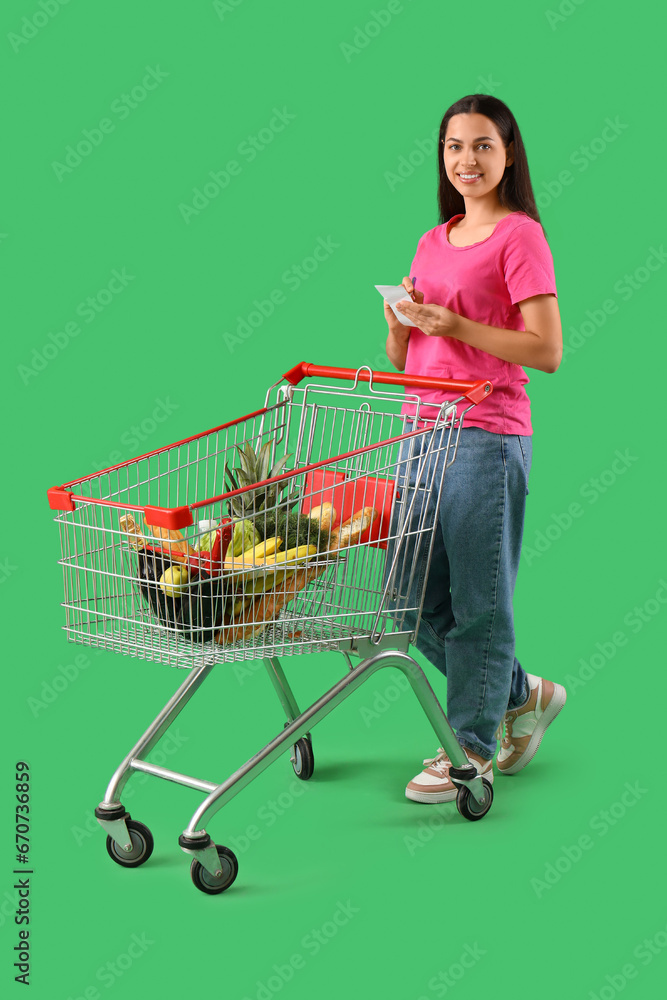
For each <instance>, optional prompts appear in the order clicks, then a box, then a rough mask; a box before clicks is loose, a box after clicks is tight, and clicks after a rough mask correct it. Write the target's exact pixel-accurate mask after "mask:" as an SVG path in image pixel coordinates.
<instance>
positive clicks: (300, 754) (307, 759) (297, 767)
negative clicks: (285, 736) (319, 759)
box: [292, 736, 315, 781]
mask: <svg viewBox="0 0 667 1000" xmlns="http://www.w3.org/2000/svg"><path fill="white" fill-rule="evenodd" d="M292 767H293V768H294V773H295V774H296V776H297V778H301V780H302V781H308V778H312V776H313V771H314V770H315V757H314V756H313V744H312V743H311V742H310V739H309V738H308V737H307V736H302V737H301V739H300V740H297V741H296V743H295V744H294V747H293V757H292Z"/></svg>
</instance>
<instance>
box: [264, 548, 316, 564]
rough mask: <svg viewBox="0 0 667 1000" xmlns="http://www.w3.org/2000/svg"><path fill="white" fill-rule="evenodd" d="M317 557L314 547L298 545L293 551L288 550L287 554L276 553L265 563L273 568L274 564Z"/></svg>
mask: <svg viewBox="0 0 667 1000" xmlns="http://www.w3.org/2000/svg"><path fill="white" fill-rule="evenodd" d="M316 555H317V546H316V545H298V546H297V547H296V548H294V549H288V550H287V552H276V553H274V555H273V557H272V558H270V559H266V560H265V562H266V564H267V566H273V565H274V564H276V563H281V562H291V561H292V559H298V560H302V559H307V558H308V556H316Z"/></svg>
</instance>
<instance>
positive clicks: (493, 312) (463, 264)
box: [401, 212, 557, 435]
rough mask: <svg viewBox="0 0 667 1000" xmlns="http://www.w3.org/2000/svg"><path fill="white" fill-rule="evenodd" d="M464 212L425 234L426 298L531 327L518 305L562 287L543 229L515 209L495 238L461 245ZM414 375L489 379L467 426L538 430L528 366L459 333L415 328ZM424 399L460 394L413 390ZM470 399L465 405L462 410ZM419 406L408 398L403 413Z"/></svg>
mask: <svg viewBox="0 0 667 1000" xmlns="http://www.w3.org/2000/svg"><path fill="white" fill-rule="evenodd" d="M462 218H464V216H463V215H455V216H453V217H452V218H451V219H450V220H449V221H448V222H447V223H445V224H444V225H440V226H436V227H435V228H434V229H430V230H429V231H428V232H427V233H424V235H423V236H422V238H421V239H420V241H419V243H418V245H417V252H416V253H415V256H414V259H413V261H412V266H411V268H410V276H411V277H413V278H415V279H416V280H415V284H416V288H417V290H418V291H422V292H423V293H424V302H425V303H436V304H437V305H441V306H446V308H447V309H451V310H452V312H455V313H458V314H459V316H466V317H467V318H468V319H472V320H475V321H476V322H478V323H484V324H485V325H486V326H496V327H502V328H503V329H505V330H525V329H526V327H525V324H524V322H523V317H522V315H521V311H520V310H519V307H518V305H517V303H518V302H521V301H522V300H523V299H528V298H530V297H531V296H532V295H542V294H545V293H553V294H554V295H556V296H557V292H556V278H555V275H554V265H553V258H552V256H551V250H550V249H549V244H548V243H547V241H546V238H545V236H544V233H543V231H542V227H541V225H540V224H539V222H535V220H534V219H531V218H530V216H528V215H526V214H525V212H512V213H510V214H509V215H506V216H505V218H503V219H501V220H500V222H498V223H497V224H496V227H495V229H494V230H493V232H492V233H491V235H490V236H487V238H486V239H485V240H482V241H481V242H480V243H473V244H472V246H469V247H455V246H453V245H452V244H451V243H450V242H449V240H448V239H447V234H448V233H449V230H450V229H451V227H452V225H453V224H454V223H455V222H458V220H459V219H462ZM405 372H406V374H413V375H414V374H416V375H431V376H435V377H438V378H452V379H465V380H471V379H481V378H488V379H490V381H491V382H493V392H492V393H491V395H490V396H488V397H487V398H485V399H483V400H482V401H481V402H480V403H478V404H477V405H476V406H475V407H473V409H472V410H470V412H469V413H468V414H466V416H465V418H464V426H473V427H483V428H484V429H485V430H488V431H493V432H494V433H496V434H524V435H528V434H532V433H533V428H532V424H531V420H530V400H529V398H528V393H527V392H526V385H527V383H528V382H529V381H530V380H529V378H528V376H527V375H526V373H525V371H524V369H523V368H522V367H521V365H516V364H513V363H512V362H510V361H502V360H501V359H500V358H497V357H495V355H493V354H488V353H487V352H486V351H482V350H480V349H479V348H477V347H471V346H470V345H469V344H464V343H462V342H461V341H460V340H454V339H453V338H452V337H427V336H426V335H425V334H424V333H422V332H421V330H419V329H418V328H417V327H411V329H410V339H409V341H408V353H407V358H406V364H405ZM415 393H417V394H418V395H419V396H420V397H421V399H422V401H423V403H428V402H437V403H442V402H443V400H452V399H456V396H457V394H456V393H454V392H441V391H439V390H435V389H420V390H415V389H406V395H407V394H413V395H414V394H415ZM468 405H469V404H468V402H467V401H464V403H460V404H459V405H458V407H457V411H458V413H459V414H460V413H461V411H462V410H463V409H465V407H466V406H468ZM415 409H416V407H415V404H414V403H409V402H405V403H404V404H403V407H402V411H401V412H402V413H404V414H410V415H414V413H415ZM420 413H421V415H422V416H423V417H425V418H433V417H435V416H436V415H437V411H436V410H435V409H434V408H433V407H432V406H423V405H422V407H421V410H420Z"/></svg>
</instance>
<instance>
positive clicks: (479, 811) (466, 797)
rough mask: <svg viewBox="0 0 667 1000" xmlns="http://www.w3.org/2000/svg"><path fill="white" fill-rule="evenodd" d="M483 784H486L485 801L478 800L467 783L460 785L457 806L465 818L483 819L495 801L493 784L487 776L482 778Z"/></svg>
mask: <svg viewBox="0 0 667 1000" xmlns="http://www.w3.org/2000/svg"><path fill="white" fill-rule="evenodd" d="M482 784H483V785H484V801H483V802H478V801H477V800H476V799H475V797H474V795H472V794H471V792H470V789H469V788H466V787H465V785H461V786H460V788H459V791H458V794H457V796H456V808H457V809H458V811H459V812H460V813H461V815H462V816H463V818H464V819H469V820H476V819H481V818H482V816H486V814H487V813H488V811H489V809H490V808H491V803H492V802H493V785H492V784H491V782H490V781H487V780H486V778H482Z"/></svg>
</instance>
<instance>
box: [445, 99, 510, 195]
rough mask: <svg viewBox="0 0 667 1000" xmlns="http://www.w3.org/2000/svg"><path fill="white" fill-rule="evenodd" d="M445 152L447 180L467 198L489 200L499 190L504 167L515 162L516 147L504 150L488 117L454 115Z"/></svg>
mask: <svg viewBox="0 0 667 1000" xmlns="http://www.w3.org/2000/svg"><path fill="white" fill-rule="evenodd" d="M443 149H444V152H443V157H444V163H445V170H446V172H447V177H448V179H449V180H450V182H451V183H452V184H453V185H454V187H455V188H456V190H457V191H459V192H460V193H461V194H462V195H463V197H464V198H475V197H477V196H480V195H481V196H488V195H489V194H490V192H492V191H493V190H494V188H496V187H497V186H498V184H499V183H500V181H501V180H502V177H503V174H504V172H505V167H506V166H508V165H509V164H510V163H512V161H513V153H514V143H510V144H509V146H508V148H507V149H505V147H504V146H503V141H502V139H501V137H500V133H499V132H498V130H497V128H496V126H495V125H494V123H493V122H492V121H491V119H490V118H487V117H486V115H480V114H466V115H454V116H453V117H452V118H450V119H449V123H448V125H447V136H446V138H445V142H444V147H443ZM466 175H468V176H466Z"/></svg>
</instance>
